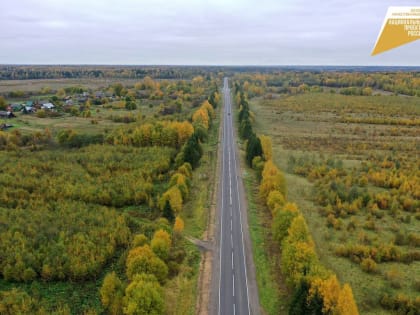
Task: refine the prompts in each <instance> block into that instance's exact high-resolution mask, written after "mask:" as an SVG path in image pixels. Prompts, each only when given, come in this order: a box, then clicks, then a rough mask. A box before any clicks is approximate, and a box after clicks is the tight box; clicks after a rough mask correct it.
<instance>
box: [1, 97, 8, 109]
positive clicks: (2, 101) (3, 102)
mask: <svg viewBox="0 0 420 315" xmlns="http://www.w3.org/2000/svg"><path fill="white" fill-rule="evenodd" d="M6 108H7V103H6V100H5V99H4V97H3V96H0V110H5V109H6Z"/></svg>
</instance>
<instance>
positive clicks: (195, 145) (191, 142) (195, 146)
mask: <svg viewBox="0 0 420 315" xmlns="http://www.w3.org/2000/svg"><path fill="white" fill-rule="evenodd" d="M183 155H184V162H187V163H190V164H191V166H192V167H193V168H196V167H197V166H198V162H199V161H200V159H201V156H202V155H203V148H202V147H201V144H200V141H199V139H198V136H197V135H196V134H195V133H194V134H193V135H192V136H191V137H190V138H189V139H188V141H187V143H186V144H185V146H184V150H183Z"/></svg>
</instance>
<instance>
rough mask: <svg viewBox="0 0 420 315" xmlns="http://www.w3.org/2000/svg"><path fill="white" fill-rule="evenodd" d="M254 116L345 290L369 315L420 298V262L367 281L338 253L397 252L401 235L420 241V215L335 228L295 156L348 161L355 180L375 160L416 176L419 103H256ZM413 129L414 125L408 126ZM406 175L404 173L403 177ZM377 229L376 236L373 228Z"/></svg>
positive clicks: (390, 265) (367, 218)
mask: <svg viewBox="0 0 420 315" xmlns="http://www.w3.org/2000/svg"><path fill="white" fill-rule="evenodd" d="M251 110H252V111H253V112H254V117H255V128H256V131H257V133H258V134H265V135H269V136H271V138H272V139H273V148H274V159H275V162H276V163H277V165H279V166H280V167H281V169H282V170H283V171H285V172H286V179H287V187H288V199H289V200H290V201H293V202H296V203H297V204H298V206H299V208H300V209H301V211H302V212H303V214H304V215H305V217H306V221H307V222H308V225H309V228H310V230H311V234H312V236H313V238H314V240H315V242H316V247H317V252H318V255H319V257H320V258H321V261H322V263H323V264H324V265H325V266H326V267H328V268H330V269H332V270H333V271H335V272H336V274H337V275H338V277H339V279H340V280H341V281H342V282H347V283H350V285H351V286H352V288H353V292H354V295H355V298H356V301H357V304H358V306H359V309H360V312H361V314H371V315H374V314H378V315H379V314H391V313H390V312H389V311H388V310H386V309H384V308H382V307H381V306H380V305H379V300H380V299H381V297H382V296H383V295H384V294H385V293H389V294H404V295H406V296H408V297H411V298H415V297H417V296H418V295H419V291H418V290H419V288H418V283H419V281H420V276H419V275H420V261H418V260H417V261H413V262H411V263H402V262H396V261H393V262H381V263H378V269H377V270H376V271H375V272H373V273H367V272H364V271H363V270H362V269H361V268H360V266H359V265H358V264H355V263H354V262H352V261H351V260H350V259H348V258H343V257H339V256H337V255H336V254H335V249H336V248H337V246H338V245H339V244H345V243H354V244H365V245H366V244H367V245H371V246H381V245H382V244H393V243H394V241H395V235H396V233H398V232H399V231H402V232H403V233H418V232H419V231H420V221H419V215H418V214H419V212H420V209H418V208H417V209H414V210H412V211H411V212H407V211H404V210H401V209H399V210H398V211H397V213H396V214H394V215H392V214H391V212H390V210H389V209H385V210H379V211H380V212H379V213H377V212H370V211H367V210H363V211H359V212H357V214H356V215H352V216H348V217H345V218H343V219H342V225H343V227H346V226H347V227H348V226H349V223H350V221H352V220H353V223H355V225H356V228H355V229H354V230H353V229H348V228H339V229H335V228H331V227H328V225H327V219H326V217H325V215H323V209H322V206H320V205H319V204H318V203H317V202H316V201H315V199H316V197H317V195H316V194H317V190H316V189H315V188H314V182H316V181H314V180H312V181H309V180H308V179H307V178H304V177H302V176H298V175H296V174H293V172H291V170H290V169H289V168H288V161H289V158H290V156H292V155H293V156H294V157H295V158H296V159H299V158H300V157H306V158H307V159H309V160H310V159H319V160H322V159H328V158H333V159H337V160H340V161H342V163H343V165H344V169H345V170H346V171H347V173H348V174H350V175H349V176H356V175H355V174H361V173H360V169H361V165H362V164H363V163H364V161H368V160H369V157H370V156H372V155H375V156H376V155H378V156H382V157H386V156H391V155H392V156H397V157H398V159H400V160H402V161H405V163H406V165H411V166H412V167H414V169H416V167H418V158H419V153H420V150H419V149H420V148H419V146H418V144H419V143H420V142H419V141H420V137H419V135H420V128H419V125H418V124H417V123H416V119H417V118H418V117H419V116H420V105H419V102H418V98H415V97H414V98H410V97H397V96H367V97H363V96H344V95H339V94H331V93H306V94H300V95H296V96H278V97H277V98H276V99H274V100H265V99H262V98H255V99H253V100H252V102H251ZM349 117H350V118H351V119H349ZM346 120H348V121H346ZM407 121H411V122H413V123H412V124H411V125H407V124H406V122H407ZM406 171H407V170H404V167H401V169H400V170H397V171H395V172H400V173H401V174H403V172H406ZM348 180H350V179H348ZM366 189H367V191H369V192H370V193H376V192H389V193H390V194H392V195H393V196H394V195H396V192H392V191H391V189H387V188H384V187H378V186H376V185H373V184H371V183H369V184H368V185H367V187H366ZM400 197H401V196H400ZM396 198H398V195H396ZM372 214H373V215H372ZM371 222H373V224H374V227H373V228H372V226H370V225H368V224H372V223H371ZM417 235H418V234H417ZM399 248H401V250H402V251H416V250H418V245H414V246H407V245H405V244H404V245H401V246H399Z"/></svg>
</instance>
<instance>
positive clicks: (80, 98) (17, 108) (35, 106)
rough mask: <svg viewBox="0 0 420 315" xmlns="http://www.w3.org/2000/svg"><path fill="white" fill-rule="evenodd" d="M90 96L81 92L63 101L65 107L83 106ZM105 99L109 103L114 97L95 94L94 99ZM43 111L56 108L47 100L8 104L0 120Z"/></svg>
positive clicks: (108, 93)
mask: <svg viewBox="0 0 420 315" xmlns="http://www.w3.org/2000/svg"><path fill="white" fill-rule="evenodd" d="M90 96H91V95H90V94H89V93H88V92H83V93H81V94H76V95H73V97H72V96H67V97H66V98H65V99H63V100H62V101H63V103H64V105H65V106H73V105H74V103H76V104H79V105H83V104H85V103H86V102H87V101H88V99H89V97H90ZM105 98H107V99H108V100H110V101H113V100H115V95H114V94H113V93H110V92H103V91H97V92H95V95H94V99H95V100H102V99H105ZM39 109H43V110H48V111H54V110H55V109H56V106H55V105H54V104H53V103H52V102H51V101H47V100H37V101H26V102H23V103H14V104H9V106H8V107H7V110H6V111H0V118H13V117H16V116H15V115H14V114H13V113H14V112H22V113H25V114H30V113H35V112H36V111H37V110H39Z"/></svg>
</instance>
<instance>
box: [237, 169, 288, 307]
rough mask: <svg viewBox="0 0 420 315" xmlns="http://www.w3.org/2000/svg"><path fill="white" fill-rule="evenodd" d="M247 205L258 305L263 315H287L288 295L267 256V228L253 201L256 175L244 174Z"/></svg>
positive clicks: (256, 203)
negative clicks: (262, 310)
mask: <svg viewBox="0 0 420 315" xmlns="http://www.w3.org/2000/svg"><path fill="white" fill-rule="evenodd" d="M243 178H244V184H245V190H246V196H247V202H248V224H249V232H250V235H251V241H252V244H253V246H252V252H253V257H254V264H255V268H256V273H257V284H258V294H259V298H260V304H261V306H262V308H263V309H264V311H265V313H266V314H269V315H275V314H287V306H288V302H289V299H288V296H287V292H286V291H285V289H284V288H281V286H280V285H279V284H280V283H279V280H280V279H279V277H278V276H277V277H276V276H275V274H276V272H275V271H274V270H275V268H276V267H275V266H276V265H277V266H278V262H276V261H275V260H274V259H273V257H274V255H273V256H270V254H269V251H268V247H269V244H268V242H270V240H269V234H270V228H269V227H268V226H267V218H266V217H264V215H263V211H265V209H264V207H263V206H262V205H259V204H258V202H256V199H257V194H258V193H257V186H258V183H257V181H256V178H255V174H253V173H249V172H248V171H244V172H243ZM276 263H277V264H276Z"/></svg>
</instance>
